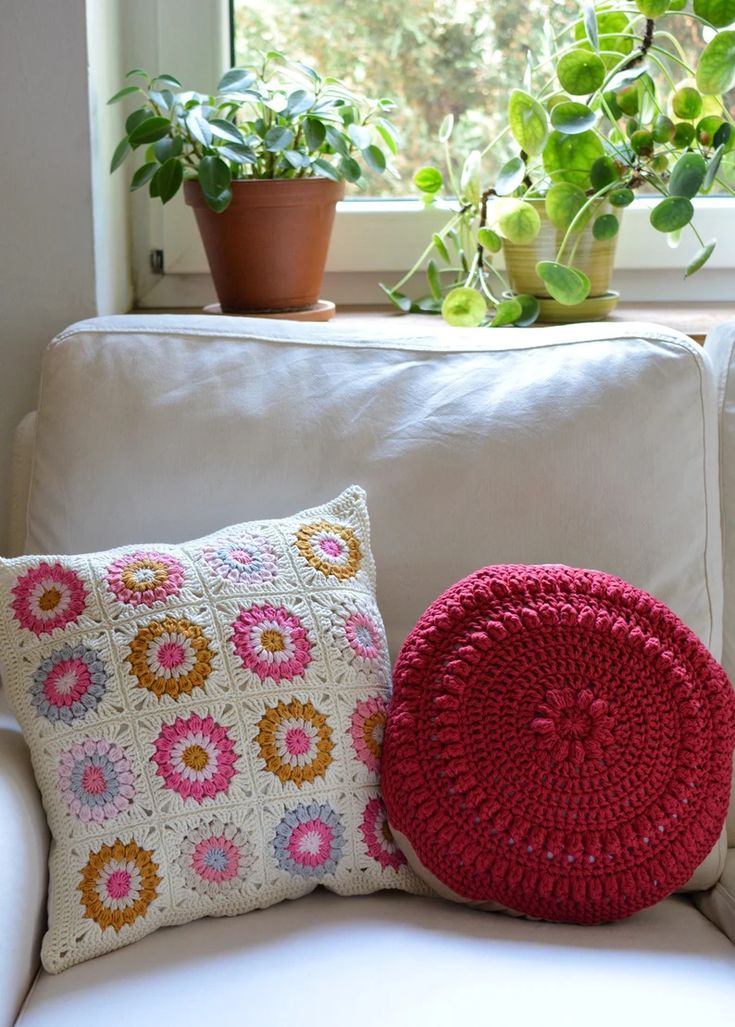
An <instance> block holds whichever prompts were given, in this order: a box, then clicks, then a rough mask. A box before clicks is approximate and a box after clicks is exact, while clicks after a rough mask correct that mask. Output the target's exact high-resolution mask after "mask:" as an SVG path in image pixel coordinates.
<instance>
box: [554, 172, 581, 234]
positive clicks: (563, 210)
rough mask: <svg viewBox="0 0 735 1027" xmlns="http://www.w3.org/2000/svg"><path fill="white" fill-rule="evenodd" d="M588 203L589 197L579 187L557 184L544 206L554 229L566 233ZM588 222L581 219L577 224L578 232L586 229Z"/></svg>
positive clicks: (569, 184)
mask: <svg viewBox="0 0 735 1027" xmlns="http://www.w3.org/2000/svg"><path fill="white" fill-rule="evenodd" d="M586 202H587V196H586V195H585V192H584V190H583V189H580V188H579V186H578V185H572V184H571V182H557V183H556V185H552V186H551V187H550V189H549V191H548V192H547V193H546V199H545V201H544V205H545V207H546V214H547V216H548V218H549V221H550V222H551V223H552V225H553V226H554V228H557V229H558V230H559V231H560V232H566V230H567V229H568V228H569V226H570V225H571V223H572V221H574V219H575V217H576V216H577V214H579V212H580V210H581V209H582V207H584V205H585V203H586ZM586 220H587V219H584V218H580V221H579V222H578V223H577V231H579V230H580V229H582V228H583V227H584V224H586Z"/></svg>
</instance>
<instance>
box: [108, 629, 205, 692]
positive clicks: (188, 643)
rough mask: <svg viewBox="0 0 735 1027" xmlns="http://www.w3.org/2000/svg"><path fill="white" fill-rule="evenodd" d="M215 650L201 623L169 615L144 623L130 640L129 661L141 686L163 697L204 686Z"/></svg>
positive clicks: (126, 658) (127, 658)
mask: <svg viewBox="0 0 735 1027" xmlns="http://www.w3.org/2000/svg"><path fill="white" fill-rule="evenodd" d="M213 658H214V652H213V651H212V649H211V648H210V646H209V639H208V638H207V636H206V635H205V634H204V632H203V631H202V629H201V628H200V627H199V625H198V624H193V623H192V622H191V621H189V620H185V619H181V620H176V619H175V618H173V617H165V618H164V619H163V620H160V621H151V622H150V623H149V624H146V625H145V626H144V627H142V628H141V629H140V630H139V631H138V634H137V635H136V636H135V638H134V639H133V641H132V642H131V643H130V654H129V655H128V656H126V657H125V662H126V663H129V664H130V669H131V671H132V672H133V674H134V675H135V677H136V678H137V679H138V688H147V689H148V690H149V691H150V692H153V693H154V694H155V695H156V696H157V697H158V698H159V699H160V698H161V696H162V695H168V696H170V697H171V698H172V699H177V700H178V698H179V696H181V695H182V694H186V695H190V694H191V692H192V691H193V689H195V688H203V687H204V682H205V681H206V679H207V678H208V677H209V675H210V674H211V672H212V660H213Z"/></svg>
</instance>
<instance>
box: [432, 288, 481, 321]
mask: <svg viewBox="0 0 735 1027" xmlns="http://www.w3.org/2000/svg"><path fill="white" fill-rule="evenodd" d="M442 317H443V318H444V320H445V321H446V322H447V324H450V325H453V326H454V327H455V328H477V327H478V325H481V324H482V322H483V321H484V320H485V318H486V317H487V303H486V302H485V298H484V297H483V296H482V295H481V293H479V292H478V291H477V289H468V288H466V287H465V286H461V287H460V288H458V289H452V291H451V292H449V293H447V295H446V296H445V298H444V302H443V303H442Z"/></svg>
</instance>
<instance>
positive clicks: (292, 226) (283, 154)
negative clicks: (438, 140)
mask: <svg viewBox="0 0 735 1027" xmlns="http://www.w3.org/2000/svg"><path fill="white" fill-rule="evenodd" d="M126 78H127V79H128V80H129V84H127V85H125V86H124V87H123V88H122V89H121V90H120V91H119V92H117V93H116V94H115V95H114V96H113V97H112V98H111V99H110V101H109V102H110V103H117V102H119V101H121V100H124V99H126V98H134V99H137V100H140V105H139V106H137V107H136V108H135V109H134V110H133V111H132V113H131V114H130V115H129V116H128V118H127V121H126V123H125V136H124V138H123V139H122V140H121V141H120V143H119V144H118V146H117V148H116V150H115V153H114V155H113V157H112V163H111V171H115V170H116V169H117V168H118V167H120V166H121V165H122V164H123V163H124V162H125V161H126V159H127V158H128V157H129V156H130V154H131V153H133V152H135V151H138V150H143V151H144V160H143V163H142V164H141V165H140V166H139V167H138V168H137V170H136V171H135V173H134V174H133V177H132V182H131V186H130V188H131V189H132V190H135V189H141V188H143V187H145V186H147V188H148V192H149V194H150V195H151V197H154V198H157V199H159V200H161V202H162V203H168V201H169V200H171V199H172V198H173V197H174V196H175V195H176V194H177V193H178V191H179V190H180V189H181V188H182V186H183V189H184V194H185V199H186V202H187V203H188V204H189V205H190V206H192V207H193V208H194V211H195V214H196V217H197V222H198V225H199V229H200V232H201V234H202V240H203V242H204V246H205V250H206V252H207V259H208V261H209V264H210V268H211V270H212V276H213V279H214V283H215V288H216V290H217V295H218V297H219V300H220V304H221V308H222V310H223V312H229V313H245V312H264V311H283V310H295V309H303V308H308V307H309V306H311V305H313V304H314V303H316V301H317V299H318V296H319V289H320V287H321V281H322V275H323V271H324V264H325V261H326V256H327V248H328V245H329V237H330V234H331V228H332V222H333V219H334V209H335V205H336V203H337V201H338V200H339V199H340V198H341V197H342V195H343V194H344V188H345V186H344V183H345V182H352V183H356V184H357V185H358V186H360V185H363V184H364V180H365V178H364V176H365V173H366V171H368V170H369V171H373V172H376V173H378V174H382V173H384V172H386V171H388V172H392V170H393V169H392V166H391V156H392V155H393V154H395V153H396V152H397V145H398V139H397V134H396V131H395V129H394V127H393V125H392V124H391V122H390V121H389V120H388V119H387V117H386V115H387V113H388V112H389V111H390V110H391V109H392V107H393V104H392V102H391V101H390V100H386V99H377V100H372V99H369V98H367V97H365V96H361V95H358V94H357V93H355V92H354V91H352V90H350V89H348V88H347V87H346V86H345V85H344V84H343V83H342V82H339V81H338V80H336V79H332V78H322V76H321V75H319V73H318V72H317V71H316V70H315V69H314V68H312V67H310V66H308V65H306V64H303V63H300V62H294V61H289V60H288V59H287V58H286V57H285V56H284V55H283V54H281V53H278V52H276V51H270V52H268V53H264V54H259V55H258V56H257V59H256V60H255V61H254V63H253V64H252V65H251V66H248V67H242V68H231V69H230V70H229V71H227V72H225V74H224V75H223V76H222V78H221V80H220V82H219V84H218V86H217V89H216V91H215V93H214V94H204V93H198V92H191V91H184V90H183V88H182V86H181V83H180V82H179V81H178V79H176V78H174V77H173V76H171V75H156V76H154V77H153V78H150V77H149V76H148V75H147V74H146V72H144V71H142V70H140V69H134V70H132V71H130V72H128V74H127V76H126Z"/></svg>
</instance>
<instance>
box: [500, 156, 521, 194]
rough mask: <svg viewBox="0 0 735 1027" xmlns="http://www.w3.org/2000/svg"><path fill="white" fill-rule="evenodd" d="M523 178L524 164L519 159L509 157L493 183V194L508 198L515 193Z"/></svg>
mask: <svg viewBox="0 0 735 1027" xmlns="http://www.w3.org/2000/svg"><path fill="white" fill-rule="evenodd" d="M525 177H526V165H525V162H524V161H523V160H522V159H521V158H520V157H511V159H510V160H509V161H506V163H505V164H504V165H503V166H502V168H501V169H500V174H499V175H498V178H497V181H496V183H495V192H496V193H497V194H498V196H510V194H511V193H514V192H515V191H516V189H517V188H518V186H519V185H520V184H521V182H522V181H523V179H524V178H525Z"/></svg>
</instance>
